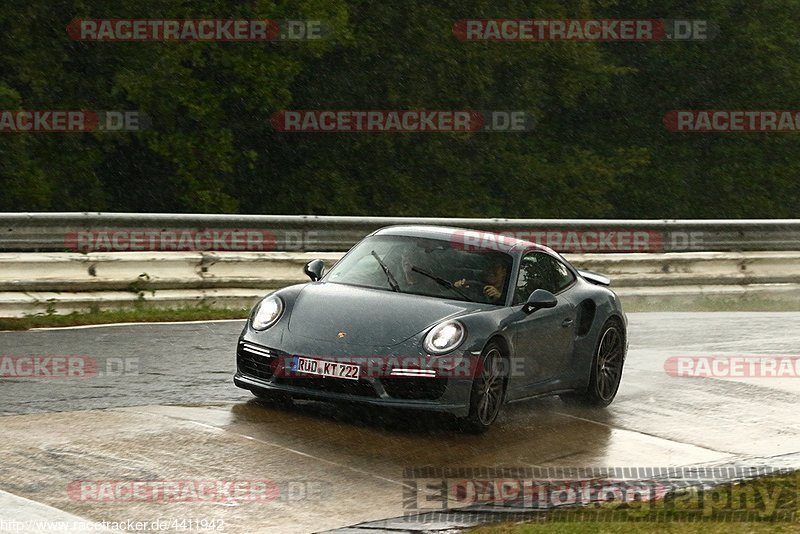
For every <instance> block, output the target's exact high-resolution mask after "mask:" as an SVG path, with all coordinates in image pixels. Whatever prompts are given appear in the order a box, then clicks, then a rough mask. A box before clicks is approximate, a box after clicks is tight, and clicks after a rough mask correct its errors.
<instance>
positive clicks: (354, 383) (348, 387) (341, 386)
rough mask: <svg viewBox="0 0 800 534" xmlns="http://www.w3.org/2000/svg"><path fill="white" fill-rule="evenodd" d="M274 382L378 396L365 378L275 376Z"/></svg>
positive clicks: (326, 390)
mask: <svg viewBox="0 0 800 534" xmlns="http://www.w3.org/2000/svg"><path fill="white" fill-rule="evenodd" d="M275 383H276V384H284V385H287V386H294V387H298V388H304V389H312V390H315V391H324V392H327V393H343V394H346V395H355V396H358V397H373V398H377V397H378V394H377V393H376V392H375V388H373V387H372V385H371V384H370V383H369V382H366V381H365V380H347V379H344V378H330V377H312V378H305V377H303V378H295V377H286V376H281V377H276V378H275Z"/></svg>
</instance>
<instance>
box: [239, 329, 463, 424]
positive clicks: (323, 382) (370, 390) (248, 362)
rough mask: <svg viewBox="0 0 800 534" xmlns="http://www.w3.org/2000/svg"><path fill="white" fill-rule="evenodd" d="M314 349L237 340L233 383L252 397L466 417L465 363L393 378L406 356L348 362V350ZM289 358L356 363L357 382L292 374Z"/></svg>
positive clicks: (351, 358) (400, 351)
mask: <svg viewBox="0 0 800 534" xmlns="http://www.w3.org/2000/svg"><path fill="white" fill-rule="evenodd" d="M315 348H316V349H318V350H314V354H308V351H307V350H306V351H304V353H303V354H297V353H296V352H293V351H283V350H278V349H275V348H271V347H267V346H264V345H261V344H257V343H255V342H253V341H252V340H250V339H248V337H247V336H243V337H242V338H240V340H239V343H238V344H237V351H236V375H235V376H234V378H233V382H234V384H235V385H236V386H238V387H240V388H243V389H248V390H251V391H254V392H258V391H264V392H269V391H272V392H281V393H285V394H287V395H289V396H291V397H293V398H304V399H317V400H323V401H347V402H359V403H364V404H369V405H375V406H386V407H395V408H404V409H417V410H426V411H434V412H445V413H451V414H453V415H455V416H458V417H463V416H466V415H467V414H468V413H469V399H470V394H471V391H472V376H471V374H469V373H471V369H470V367H469V365H468V364H464V365H463V366H462V367H460V368H458V370H457V371H455V370H454V371H452V372H448V371H447V370H441V368H438V369H439V371H438V372H437V373H436V376H425V377H420V376H397V375H396V374H393V373H392V371H393V370H394V371H395V372H397V366H398V362H400V365H402V362H406V361H409V358H408V357H405V358H400V357H399V356H398V357H393V356H391V355H390V356H388V357H384V356H382V355H381V356H379V355H376V354H373V355H371V356H366V357H364V356H359V357H354V356H353V355H352V354H348V352H349V351H347V350H342V347H341V345H340V346H338V347H337V351H336V353H334V352H333V350H325V349H331V347H325V348H322V347H315ZM405 348H406V349H408V347H405ZM319 349H322V350H319ZM377 352H380V351H377ZM387 352H388V351H387ZM394 352H395V353H396V354H408V351H407V350H405V351H404V350H403V349H398V348H395V351H394ZM315 354H324V356H317V355H315ZM295 355H299V356H304V357H308V358H316V359H320V360H331V359H333V360H335V361H339V362H343V361H345V362H350V363H353V364H357V365H359V367H360V369H361V372H360V374H359V379H358V380H348V379H344V378H333V377H321V376H313V375H307V374H302V373H297V372H293V371H291V369H290V362H291V360H292V358H293V357H294V356H295ZM426 358H430V357H428V356H427V355H424V354H419V355H416V357H414V358H413V361H414V362H415V363H418V362H420V361H422V362H423V363H424V361H425V359H426ZM459 359H460V358H459ZM451 361H452V360H451Z"/></svg>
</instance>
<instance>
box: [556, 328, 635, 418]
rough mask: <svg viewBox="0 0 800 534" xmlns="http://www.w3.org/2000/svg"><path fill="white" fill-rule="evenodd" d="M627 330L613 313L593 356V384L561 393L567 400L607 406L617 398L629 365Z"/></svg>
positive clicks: (601, 331)
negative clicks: (624, 370)
mask: <svg viewBox="0 0 800 534" xmlns="http://www.w3.org/2000/svg"><path fill="white" fill-rule="evenodd" d="M625 343H626V340H625V330H624V328H623V326H622V322H621V321H620V320H619V319H617V318H615V317H612V318H611V319H609V320H608V321H606V323H605V324H604V325H603V328H602V329H601V330H600V335H599V336H598V339H597V344H596V345H595V349H594V357H593V358H592V370H591V373H590V376H589V385H588V386H587V387H586V389H584V390H582V391H575V392H572V393H566V394H563V395H560V397H561V400H562V401H564V402H566V403H567V404H579V405H583V406H591V407H595V408H605V407H606V406H608V405H609V404H611V402H612V401H613V400H614V397H616V396H617V391H618V390H619V385H620V382H621V381H622V369H623V366H624V365H625Z"/></svg>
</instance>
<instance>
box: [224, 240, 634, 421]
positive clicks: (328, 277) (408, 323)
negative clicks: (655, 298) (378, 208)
mask: <svg viewBox="0 0 800 534" xmlns="http://www.w3.org/2000/svg"><path fill="white" fill-rule="evenodd" d="M323 268H324V264H323V262H322V260H314V261H311V262H309V263H308V264H307V265H306V266H305V269H304V270H305V273H306V274H307V275H308V276H309V277H310V278H311V280H312V282H311V283H306V284H299V285H295V286H291V287H287V288H284V289H281V290H278V291H276V292H274V293H272V294H271V295H269V296H267V297H265V298H264V299H263V300H261V301H260V302H259V303H258V304H257V305H256V306H255V307H254V308H253V311H252V313H251V315H250V318H249V320H248V321H247V324H246V326H245V328H244V330H243V331H242V334H241V336H240V338H239V342H238V346H237V352H236V356H237V358H236V360H237V371H236V375H235V377H234V383H235V384H236V385H237V386H239V387H241V388H245V389H249V390H250V391H252V392H253V393H254V394H255V395H256V396H258V397H264V398H273V399H275V400H278V401H282V402H285V401H287V400H289V399H291V398H311V399H321V400H328V401H359V402H365V403H370V404H375V405H382V406H393V407H399V408H414V409H422V410H433V411H440V412H450V413H452V414H454V415H456V416H457V417H459V420H460V421H461V423H462V426H463V428H464V430H467V431H472V432H480V431H484V430H486V429H487V428H488V427H489V426H490V425H491V424H492V423H493V422H494V421H495V419H496V418H497V415H498V413H499V412H500V409H501V408H502V406H503V405H504V404H505V403H507V402H516V401H520V400H524V399H529V398H532V397H539V396H544V395H554V394H557V395H560V396H561V398H562V399H564V400H565V401H570V402H581V403H585V404H588V405H592V406H600V407H603V406H607V405H608V404H609V403H611V401H612V400H613V399H614V397H615V395H616V393H617V389H618V388H619V384H620V379H621V377H622V367H623V364H624V362H625V355H626V352H627V336H626V326H627V319H626V317H625V314H624V313H623V311H622V306H621V305H620V301H619V299H618V298H617V296H616V295H615V294H614V292H613V291H611V290H610V289H609V288H608V287H607V286H608V285H609V280H608V279H607V278H605V277H603V276H601V275H598V274H596V273H589V272H583V271H579V270H577V269H575V268H574V267H573V266H572V265H570V264H569V262H567V261H566V260H565V259H564V258H563V257H561V256H560V255H559V254H558V253H556V252H554V251H552V250H551V249H549V248H547V247H543V246H540V245H536V244H534V243H530V242H527V241H520V240H517V239H511V238H507V237H504V236H501V235H498V234H493V233H487V232H480V231H472V230H463V229H457V228H444V227H435V226H395V227H389V228H383V229H381V230H378V231H376V232H374V233H372V234H371V235H369V236H367V237H366V238H364V239H363V240H362V241H360V242H359V243H358V244H356V245H355V246H354V247H353V248H352V249H351V250H350V251H349V252H348V253H347V254H346V255H345V256H344V257H343V258H342V259H341V260H340V261H339V262H338V263H337V264H336V265H335V266H334V267H333V268H332V269H331V270H330V271H329V272H328V273H326V274H323Z"/></svg>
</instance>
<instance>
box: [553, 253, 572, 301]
mask: <svg viewBox="0 0 800 534" xmlns="http://www.w3.org/2000/svg"><path fill="white" fill-rule="evenodd" d="M547 259H548V261H550V262H551V263H552V264H553V281H554V282H555V288H556V290H555V291H553V293H558V292H559V291H563V290H564V289H566V288H568V287H569V286H570V285H571V284H572V282H574V281H575V275H574V274H572V272H571V271H570V270H569V269H567V266H566V265H564V264H563V263H561V262H560V261H558V260H557V259H555V258H551V257H550V256H547Z"/></svg>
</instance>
